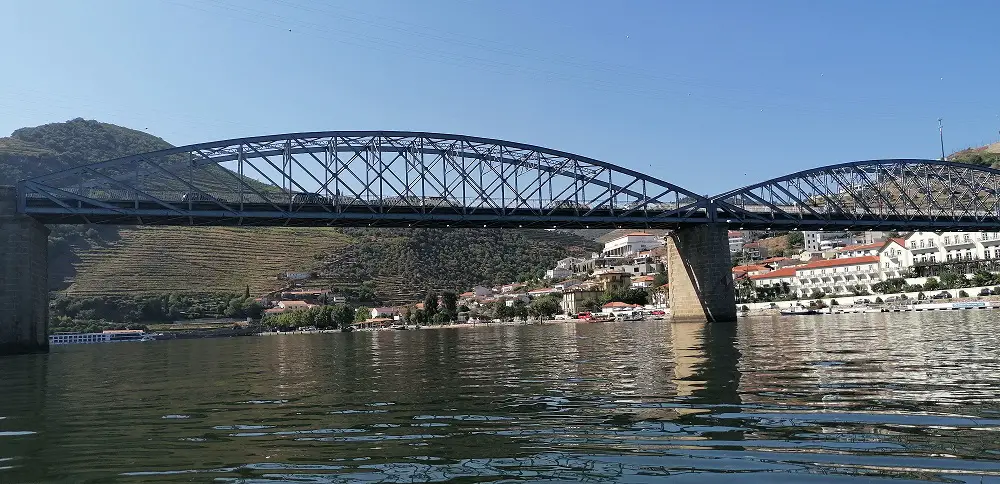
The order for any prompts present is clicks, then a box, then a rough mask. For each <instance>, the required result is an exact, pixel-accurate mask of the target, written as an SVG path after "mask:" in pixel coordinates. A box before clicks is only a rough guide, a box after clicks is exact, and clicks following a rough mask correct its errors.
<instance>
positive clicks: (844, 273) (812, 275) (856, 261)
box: [750, 255, 882, 297]
mask: <svg viewBox="0 0 1000 484" xmlns="http://www.w3.org/2000/svg"><path fill="white" fill-rule="evenodd" d="M880 262H881V260H880V257H879V256H877V255H870V256H864V257H850V258H844V259H829V260H817V261H812V262H809V263H807V264H803V265H800V266H791V267H785V268H782V269H778V270H775V271H771V272H767V273H764V274H758V275H754V276H750V279H751V280H753V281H754V284H756V285H758V286H760V287H770V286H780V285H781V284H782V283H787V284H788V288H789V290H790V292H793V293H795V294H796V295H797V296H799V297H808V296H809V295H810V294H813V293H815V292H817V291H818V292H822V293H824V294H828V295H851V294H853V292H854V291H855V290H860V291H868V292H871V290H872V288H871V286H872V284H875V283H878V282H880V281H882V273H881V271H880V269H879V263H880Z"/></svg>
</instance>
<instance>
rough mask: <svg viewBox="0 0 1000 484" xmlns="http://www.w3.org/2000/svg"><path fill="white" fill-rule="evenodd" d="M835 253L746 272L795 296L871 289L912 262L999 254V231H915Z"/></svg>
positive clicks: (902, 274)
mask: <svg viewBox="0 0 1000 484" xmlns="http://www.w3.org/2000/svg"><path fill="white" fill-rule="evenodd" d="M836 254H837V258H834V259H826V260H812V261H810V262H808V263H806V264H804V265H799V266H792V267H785V268H781V269H777V270H774V271H770V272H765V273H756V274H752V273H749V272H748V274H749V277H750V279H751V280H753V281H754V283H755V284H756V285H757V286H760V287H773V286H780V285H781V284H783V283H784V284H788V288H789V291H790V292H794V293H795V294H796V295H797V296H799V297H808V296H809V295H811V294H812V293H813V292H815V291H820V292H823V293H824V294H829V295H849V294H851V293H853V291H854V290H856V289H860V290H864V291H868V292H873V291H872V289H871V286H872V285H873V284H875V283H878V282H881V281H884V280H888V279H893V278H904V279H905V278H907V277H908V276H909V275H910V274H911V271H910V268H911V267H913V266H915V265H920V264H938V263H945V264H947V263H948V262H959V261H972V260H990V259H1000V232H943V233H934V232H915V233H912V234H910V235H909V236H907V237H906V238H905V239H902V238H897V239H889V240H887V241H885V242H882V243H879V244H865V245H856V246H848V247H844V248H842V249H840V250H838V251H837V252H836ZM917 282H918V283H919V280H918V281H917Z"/></svg>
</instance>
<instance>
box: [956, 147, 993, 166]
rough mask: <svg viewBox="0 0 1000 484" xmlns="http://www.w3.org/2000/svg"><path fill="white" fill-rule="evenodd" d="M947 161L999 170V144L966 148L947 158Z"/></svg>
mask: <svg viewBox="0 0 1000 484" xmlns="http://www.w3.org/2000/svg"><path fill="white" fill-rule="evenodd" d="M948 160H949V161H957V162H959V163H969V164H973V165H982V166H989V167H991V168H1000V142H996V143H993V144H991V145H987V146H980V147H979V148H968V149H964V150H962V151H959V152H957V153H953V154H951V155H950V156H948Z"/></svg>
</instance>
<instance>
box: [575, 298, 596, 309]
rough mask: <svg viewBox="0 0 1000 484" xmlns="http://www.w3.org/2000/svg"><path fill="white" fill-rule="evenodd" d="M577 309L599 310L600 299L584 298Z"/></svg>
mask: <svg viewBox="0 0 1000 484" xmlns="http://www.w3.org/2000/svg"><path fill="white" fill-rule="evenodd" d="M579 309H580V310H581V311H589V312H594V311H600V310H601V303H600V301H598V300H597V299H594V298H588V299H584V300H583V302H581V303H580V304H579Z"/></svg>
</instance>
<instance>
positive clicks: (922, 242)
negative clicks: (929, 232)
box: [920, 240, 926, 249]
mask: <svg viewBox="0 0 1000 484" xmlns="http://www.w3.org/2000/svg"><path fill="white" fill-rule="evenodd" d="M924 242H926V241H925V240H921V241H920V248H921V249H923V248H924Z"/></svg>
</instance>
